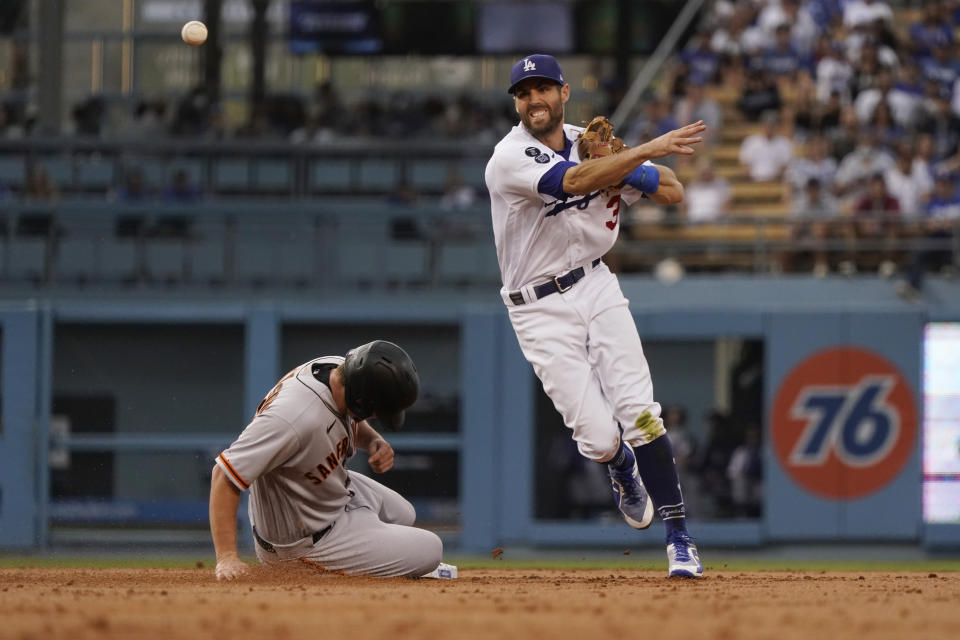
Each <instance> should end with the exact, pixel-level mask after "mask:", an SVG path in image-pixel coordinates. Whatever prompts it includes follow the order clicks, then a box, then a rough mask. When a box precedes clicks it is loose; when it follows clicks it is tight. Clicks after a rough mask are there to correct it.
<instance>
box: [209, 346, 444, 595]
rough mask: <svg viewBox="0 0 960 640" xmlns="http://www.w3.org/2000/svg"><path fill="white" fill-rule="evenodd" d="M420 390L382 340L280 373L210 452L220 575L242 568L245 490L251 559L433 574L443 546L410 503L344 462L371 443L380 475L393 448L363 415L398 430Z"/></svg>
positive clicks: (410, 369) (409, 365)
mask: <svg viewBox="0 0 960 640" xmlns="http://www.w3.org/2000/svg"><path fill="white" fill-rule="evenodd" d="M419 388H420V382H419V378H418V376H417V371H416V368H415V367H414V364H413V362H412V361H411V359H410V357H409V356H408V355H407V353H406V352H405V351H404V350H403V349H401V348H400V347H398V346H397V345H395V344H393V343H391V342H386V341H383V340H376V341H374V342H371V343H369V344H365V345H363V346H360V347H357V348H355V349H352V350H350V351H349V352H348V353H347V355H346V357H345V358H344V357H341V356H330V357H323V358H317V359H315V360H311V361H310V362H307V363H305V364H302V365H300V366H299V367H297V368H296V369H294V370H293V371H291V372H289V373H288V374H287V375H285V376H284V377H283V378H282V379H281V380H280V381H279V382H278V383H277V384H276V386H275V387H274V388H273V389H272V390H271V391H270V393H268V394H267V396H266V397H265V398H264V399H263V401H262V402H261V403H260V406H259V407H258V408H257V413H256V415H255V416H254V418H253V420H252V421H251V422H250V424H249V425H247V427H246V429H244V430H243V432H242V433H241V434H240V437H239V438H237V440H236V441H235V442H234V443H233V444H231V445H230V447H229V448H228V449H226V450H225V451H223V452H222V453H221V454H220V455H219V456H217V460H216V466H215V467H214V468H213V478H212V482H211V487H210V530H211V533H212V535H213V544H214V547H215V549H216V553H217V567H216V575H217V578H218V579H226V580H229V579H233V578H236V577H238V576H240V575H242V574H243V573H245V572H246V571H248V570H249V567H248V565H247V564H246V563H244V562H243V561H242V560H240V559H239V558H238V557H237V528H236V520H237V508H238V506H239V501H240V495H241V493H242V492H243V491H246V490H248V489H249V491H250V500H249V517H250V523H251V524H252V525H253V533H254V538H255V541H256V551H257V558H259V560H260V562H262V563H264V564H276V563H282V562H285V561H291V560H300V561H308V562H312V563H316V564H317V565H318V566H320V567H322V568H324V569H327V570H331V571H342V572H344V573H348V574H361V575H372V576H384V577H388V576H424V575H426V574H429V573H430V572H435V571H436V570H437V568H438V565H440V558H441V554H442V552H443V545H442V543H441V542H440V538H438V537H437V536H436V535H435V534H434V533H432V532H430V531H426V530H424V529H418V528H415V527H414V526H413V523H414V519H415V517H416V514H415V513H414V509H413V505H411V504H410V503H409V502H408V501H407V500H405V499H404V498H403V497H402V496H401V495H400V494H398V493H397V492H395V491H393V490H391V489H388V488H387V487H385V486H383V485H382V484H380V483H378V482H376V481H374V480H372V479H371V478H368V477H366V476H364V475H362V474H359V473H356V472H354V471H349V470H348V469H347V468H346V462H347V460H348V459H349V458H350V457H351V456H353V455H354V453H355V452H356V451H357V449H363V450H365V451H366V452H367V454H368V456H369V458H368V462H369V464H370V467H371V469H373V471H375V472H377V473H383V472H385V471H387V470H389V469H390V468H391V467H392V466H393V456H394V454H393V449H392V448H391V447H390V444H389V443H387V441H386V440H384V439H383V437H382V436H381V435H380V434H379V433H377V431H376V430H374V428H373V427H372V426H370V423H369V422H368V421H367V419H368V418H369V419H372V418H376V419H377V420H378V421H379V422H380V423H381V424H382V425H384V426H385V427H387V428H390V429H397V428H399V427H400V426H401V425H402V424H403V421H404V410H405V409H406V408H407V407H409V406H410V405H412V404H413V403H414V402H415V401H416V399H417V395H418V393H419ZM434 575H436V574H434ZM442 577H450V576H448V575H444V576H442Z"/></svg>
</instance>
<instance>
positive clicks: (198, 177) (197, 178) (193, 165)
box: [161, 158, 204, 187]
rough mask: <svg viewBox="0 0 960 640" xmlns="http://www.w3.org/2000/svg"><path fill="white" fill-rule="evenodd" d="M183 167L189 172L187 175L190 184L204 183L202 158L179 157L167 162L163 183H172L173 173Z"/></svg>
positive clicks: (199, 184)
mask: <svg viewBox="0 0 960 640" xmlns="http://www.w3.org/2000/svg"><path fill="white" fill-rule="evenodd" d="M181 169H182V170H184V171H186V172H187V177H188V178H189V179H190V184H192V185H194V186H196V187H199V186H201V185H203V184H204V170H203V163H202V162H201V161H200V160H187V159H183V158H177V159H175V160H172V161H170V162H169V163H168V164H167V166H166V171H165V173H164V180H163V182H162V183H161V185H162V186H167V185H168V184H170V181H171V180H173V174H175V173H176V172H177V171H180V170H181Z"/></svg>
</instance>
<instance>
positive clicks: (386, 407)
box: [343, 340, 420, 429]
mask: <svg viewBox="0 0 960 640" xmlns="http://www.w3.org/2000/svg"><path fill="white" fill-rule="evenodd" d="M343 385H344V387H345V390H344V391H345V394H344V395H345V396H346V401H347V408H348V409H350V411H351V413H353V414H354V415H355V416H357V417H358V418H361V419H366V418H369V417H370V416H371V415H373V414H376V416H377V420H378V421H379V422H380V423H381V424H383V425H384V426H385V427H387V428H389V429H399V428H400V427H401V426H403V419H404V410H405V409H406V408H407V407H409V406H410V405H412V404H413V403H414V402H416V401H417V395H419V393H420V378H419V377H418V376H417V368H416V367H415V366H414V364H413V360H411V359H410V356H408V355H407V352H406V351H404V350H403V349H401V348H400V347H398V346H397V345H395V344H393V343H392V342H387V341H386V340H374V341H373V342H368V343H367V344H365V345H362V346H359V347H356V348H354V349H351V350H350V351H348V352H347V357H346V359H345V360H344V361H343Z"/></svg>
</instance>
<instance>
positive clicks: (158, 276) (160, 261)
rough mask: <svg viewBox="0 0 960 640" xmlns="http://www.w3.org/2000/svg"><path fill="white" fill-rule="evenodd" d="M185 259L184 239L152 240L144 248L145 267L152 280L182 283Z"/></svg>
mask: <svg viewBox="0 0 960 640" xmlns="http://www.w3.org/2000/svg"><path fill="white" fill-rule="evenodd" d="M185 258H186V247H185V246H184V240H182V239H178V238H151V239H149V240H148V241H147V243H146V245H145V246H144V259H145V265H144V266H145V268H146V272H147V276H148V277H149V278H150V279H151V280H155V281H161V282H169V281H175V282H180V281H182V280H183V278H184V261H185Z"/></svg>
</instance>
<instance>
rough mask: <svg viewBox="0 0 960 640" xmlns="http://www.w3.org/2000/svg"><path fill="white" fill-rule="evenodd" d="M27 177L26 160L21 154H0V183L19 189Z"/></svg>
mask: <svg viewBox="0 0 960 640" xmlns="http://www.w3.org/2000/svg"><path fill="white" fill-rule="evenodd" d="M26 179H27V167H26V160H25V159H24V158H23V157H21V156H0V185H3V186H5V187H12V188H14V189H19V188H20V187H22V186H23V183H24V181H25V180H26Z"/></svg>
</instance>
